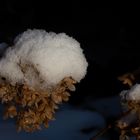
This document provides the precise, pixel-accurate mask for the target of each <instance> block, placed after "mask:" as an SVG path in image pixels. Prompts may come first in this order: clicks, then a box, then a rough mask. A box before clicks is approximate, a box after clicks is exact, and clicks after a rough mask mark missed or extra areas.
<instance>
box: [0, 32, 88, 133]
mask: <svg viewBox="0 0 140 140" xmlns="http://www.w3.org/2000/svg"><path fill="white" fill-rule="evenodd" d="M14 43H15V44H14V45H13V47H9V48H8V49H7V50H6V52H5V55H4V56H3V57H2V58H1V60H0V100H1V102H2V103H3V104H4V105H5V106H6V108H5V112H4V118H5V119H6V118H8V117H10V118H13V117H15V118H16V124H17V129H18V131H20V130H22V129H23V130H25V131H27V132H32V131H35V130H38V129H41V124H44V126H45V127H48V122H49V121H50V120H53V119H54V114H55V110H56V109H58V104H60V103H62V102H63V101H68V99H69V96H70V94H69V92H68V91H74V90H75V86H74V84H75V83H77V82H80V81H81V79H83V78H84V76H85V75H86V72H87V66H88V63H87V61H86V58H85V56H84V54H83V50H82V48H81V47H80V44H79V42H77V41H76V40H75V39H73V38H72V37H69V36H68V35H66V34H65V33H60V34H56V33H52V32H51V33H47V32H46V31H44V30H36V29H34V30H27V31H25V32H24V33H22V34H20V35H19V36H18V37H16V39H15V42H14Z"/></svg>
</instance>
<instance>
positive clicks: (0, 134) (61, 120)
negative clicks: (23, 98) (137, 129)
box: [0, 104, 106, 140]
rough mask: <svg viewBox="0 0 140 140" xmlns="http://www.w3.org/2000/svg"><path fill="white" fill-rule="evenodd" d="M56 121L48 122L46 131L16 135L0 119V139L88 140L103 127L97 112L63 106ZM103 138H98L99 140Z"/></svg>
mask: <svg viewBox="0 0 140 140" xmlns="http://www.w3.org/2000/svg"><path fill="white" fill-rule="evenodd" d="M55 118H56V120H54V121H51V122H50V126H49V128H47V129H45V128H44V129H42V130H41V131H38V132H34V133H25V132H20V133H17V132H16V130H15V125H14V123H13V122H11V121H3V120H2V118H1V119H0V139H4V140H11V139H14V140H19V139H20V140H31V139H34V140H40V139H41V140H46V139H47V140H58V139H60V140H89V139H90V138H91V137H92V136H94V135H95V134H97V132H98V131H99V130H100V129H102V128H104V127H105V125H106V124H105V120H104V118H103V117H102V116H101V115H100V114H99V113H97V112H91V111H87V110H83V109H76V108H74V107H72V106H70V105H67V104H63V105H62V106H61V107H60V109H59V111H58V112H57V113H56V116H55ZM91 127H94V129H93V131H92V132H90V133H83V132H82V131H81V129H84V128H91ZM101 139H103V138H99V139H98V140H101Z"/></svg>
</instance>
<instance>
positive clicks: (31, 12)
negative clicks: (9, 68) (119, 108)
mask: <svg viewBox="0 0 140 140" xmlns="http://www.w3.org/2000/svg"><path fill="white" fill-rule="evenodd" d="M138 21H139V10H138V8H136V7H135V6H134V7H132V6H130V7H127V6H126V5H124V6H123V5H121V4H120V6H117V7H114V6H109V7H106V6H104V7H101V6H100V5H96V4H94V3H89V2H88V1H87V2H82V1H81V2H79V3H75V2H72V1H65V2H60V1H57V3H56V2H55V1H46V3H45V2H42V1H37V2H35V1H27V2H26V1H20V0H19V1H10V0H5V1H1V2H0V42H7V43H8V44H10V45H12V43H13V39H14V38H15V36H16V35H18V34H19V33H21V32H23V31H25V30H27V29H29V28H31V29H34V28H37V29H45V30H46V31H48V32H49V31H53V32H56V33H59V32H65V33H66V34H68V35H69V36H72V37H74V38H75V39H76V40H78V41H79V42H80V43H81V47H82V48H83V50H84V53H85V56H86V58H87V61H88V62H89V67H88V72H87V76H86V78H85V79H84V80H82V82H81V83H80V84H78V85H77V90H76V92H75V93H73V94H72V97H71V99H70V102H71V103H73V104H80V103H82V102H83V101H84V99H85V97H88V96H92V97H93V98H98V97H106V96H111V95H116V94H118V93H119V92H120V91H121V90H122V89H124V88H127V86H124V85H122V84H121V82H119V81H118V80H117V76H119V75H121V74H123V73H125V72H129V71H133V70H135V69H137V68H138V67H139V66H140V51H139V44H140V41H139V29H138V27H139V22H138Z"/></svg>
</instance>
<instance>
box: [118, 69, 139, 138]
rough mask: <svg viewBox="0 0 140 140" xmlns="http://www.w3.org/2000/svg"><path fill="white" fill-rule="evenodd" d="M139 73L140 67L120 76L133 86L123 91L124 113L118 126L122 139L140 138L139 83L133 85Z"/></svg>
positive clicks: (124, 82)
mask: <svg viewBox="0 0 140 140" xmlns="http://www.w3.org/2000/svg"><path fill="white" fill-rule="evenodd" d="M139 75H140V69H138V70H136V71H134V72H133V73H127V74H124V75H123V76H121V77H119V80H120V81H123V84H128V85H129V86H130V88H131V89H130V90H125V91H122V92H121V103H122V107H123V115H122V116H121V118H120V119H119V120H118V121H117V127H118V128H119V129H120V140H130V136H134V137H135V138H136V139H137V140H140V100H139V94H140V90H139V84H135V85H134V86H133V84H134V82H136V79H138V77H137V76H139Z"/></svg>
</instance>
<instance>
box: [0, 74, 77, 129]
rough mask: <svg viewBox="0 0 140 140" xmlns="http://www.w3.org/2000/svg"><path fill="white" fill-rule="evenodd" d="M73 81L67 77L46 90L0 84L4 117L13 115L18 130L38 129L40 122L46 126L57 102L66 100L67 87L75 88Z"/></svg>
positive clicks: (52, 117)
mask: <svg viewBox="0 0 140 140" xmlns="http://www.w3.org/2000/svg"><path fill="white" fill-rule="evenodd" d="M75 83H76V81H75V80H73V79H72V78H70V77H67V78H64V79H63V80H62V81H61V82H60V83H58V84H57V85H56V86H55V87H52V88H51V89H50V88H49V90H46V91H37V90H34V89H33V88H30V87H28V86H27V85H16V86H12V85H9V84H2V85H0V99H1V101H2V103H3V104H4V105H5V111H4V119H7V118H13V117H15V118H16V121H17V122H16V124H17V130H18V131H20V130H22V129H23V130H25V131H27V132H33V131H35V130H40V129H41V124H44V126H45V127H48V123H49V121H50V120H53V119H54V114H55V110H56V109H58V104H60V103H62V102H63V101H68V99H69V96H70V94H69V93H68V91H69V90H70V89H71V88H69V87H74V88H75V86H74V84H75ZM10 91H11V92H10ZM10 93H14V94H10Z"/></svg>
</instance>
